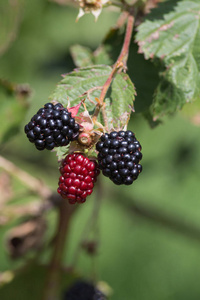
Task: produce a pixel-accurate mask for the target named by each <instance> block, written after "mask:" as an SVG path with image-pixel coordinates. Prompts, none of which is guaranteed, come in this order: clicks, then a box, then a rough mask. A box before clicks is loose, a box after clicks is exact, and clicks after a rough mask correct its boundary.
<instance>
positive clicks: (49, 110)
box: [24, 103, 79, 150]
mask: <svg viewBox="0 0 200 300" xmlns="http://www.w3.org/2000/svg"><path fill="white" fill-rule="evenodd" d="M24 131H25V133H26V135H27V138H28V139H29V141H30V142H31V143H34V144H35V147H36V148H37V149H38V150H44V149H45V148H46V149H48V150H52V149H53V148H54V147H59V146H66V145H68V144H69V142H70V141H73V140H75V139H77V138H78V135H79V124H78V123H76V122H75V119H74V118H73V117H72V116H71V113H70V112H69V111H68V110H67V109H66V108H64V107H63V105H62V104H60V103H57V104H55V105H54V104H52V103H46V104H45V105H44V107H43V108H40V109H39V110H38V112H37V114H35V115H34V116H33V117H32V118H31V121H30V122H29V123H28V124H27V125H26V126H25V127H24Z"/></svg>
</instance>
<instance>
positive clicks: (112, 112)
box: [105, 73, 135, 130]
mask: <svg viewBox="0 0 200 300" xmlns="http://www.w3.org/2000/svg"><path fill="white" fill-rule="evenodd" d="M134 100H135V88H134V85H133V83H132V81H131V79H130V78H129V76H128V75H127V74H124V73H121V74H117V75H116V77H115V78H114V80H113V83H112V85H111V91H110V95H109V98H106V99H105V103H106V107H107V108H106V111H105V113H106V118H107V126H108V129H109V130H111V129H112V128H115V129H120V128H123V127H124V126H125V125H127V123H128V120H129V118H130V114H131V111H132V109H133V101H134Z"/></svg>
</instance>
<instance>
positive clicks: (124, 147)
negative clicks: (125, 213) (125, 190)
mask: <svg viewBox="0 0 200 300" xmlns="http://www.w3.org/2000/svg"><path fill="white" fill-rule="evenodd" d="M141 148H142V147H141V145H140V143H139V142H138V140H137V139H136V137H135V134H134V133H133V132H132V131H130V130H128V131H119V132H117V131H113V132H111V133H110V134H108V133H106V134H104V135H102V136H101V138H100V140H99V141H98V143H97V144H96V150H97V151H99V153H98V162H99V168H100V169H101V170H102V172H103V175H105V176H107V177H109V178H110V179H111V180H112V181H113V182H114V183H115V184H117V185H120V184H126V185H130V184H132V183H133V181H134V180H136V179H137V177H138V175H139V173H140V172H141V171H142V166H141V165H140V164H139V162H140V160H141V159H142V153H141V152H140V151H141Z"/></svg>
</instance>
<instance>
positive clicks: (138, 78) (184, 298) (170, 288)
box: [0, 0, 200, 300]
mask: <svg viewBox="0 0 200 300" xmlns="http://www.w3.org/2000/svg"><path fill="white" fill-rule="evenodd" d="M28 2H29V3H28ZM76 15H77V10H76V9H73V8H69V7H64V6H59V5H57V4H55V3H53V2H52V3H51V2H47V1H44V0H43V1H41V0H35V1H31V2H30V1H27V2H25V4H24V6H23V17H22V22H21V25H20V28H19V30H18V34H17V38H16V40H15V41H14V42H13V43H12V45H10V47H9V49H8V50H7V51H6V52H5V53H4V55H2V56H1V57H0V77H2V78H5V79H9V80H10V81H11V82H16V83H29V84H30V86H31V88H32V96H31V100H30V109H29V111H28V113H27V115H26V117H25V118H24V120H23V122H22V124H21V128H20V133H19V134H18V135H15V136H14V137H13V138H12V139H11V140H9V141H8V143H7V144H4V145H3V146H1V148H0V151H1V155H3V156H5V157H6V158H8V159H10V160H11V161H13V162H14V163H16V164H17V165H18V166H19V167H21V168H22V169H25V170H26V171H27V172H30V173H31V174H33V175H35V176H36V177H38V178H41V179H42V180H44V181H45V182H46V183H47V184H48V185H49V186H51V187H52V188H53V189H56V188H57V181H58V164H57V160H56V156H55V154H54V153H49V152H48V151H44V152H42V153H41V152H38V151H36V150H35V148H34V147H33V146H32V145H31V144H29V143H28V141H27V139H26V137H25V135H24V133H23V126H24V124H25V123H26V122H27V121H28V120H29V119H30V117H31V116H32V114H33V113H34V112H35V111H36V110H37V109H38V108H40V107H41V106H42V105H43V104H44V103H46V102H47V99H48V97H49V95H50V94H51V93H52V92H53V90H54V89H55V86H56V84H57V82H58V81H60V79H61V77H60V74H63V73H67V72H70V71H72V69H73V68H74V67H75V66H74V64H73V61H72V58H71V56H70V53H69V49H70V47H71V46H72V45H74V44H81V45H83V46H86V47H90V48H91V49H93V50H95V49H96V48H97V46H98V45H99V43H100V42H101V41H102V40H103V38H104V36H105V34H106V32H107V30H108V28H109V27H110V26H111V25H113V24H114V23H115V21H116V19H117V16H118V14H117V13H114V12H110V11H104V12H103V13H102V15H101V16H100V17H99V20H98V22H97V23H94V19H93V17H92V16H90V15H87V16H85V17H84V18H82V19H80V21H79V22H78V23H75V19H76ZM91 24H92V25H91ZM105 44H106V42H105ZM131 47H132V48H133V51H134V53H136V52H137V49H136V45H132V46H131ZM140 59H141V64H139V61H138V60H137V61H134V60H133V59H132V58H131V57H130V60H129V62H128V65H129V63H130V66H131V67H130V69H131V71H130V74H129V75H130V77H131V79H132V80H133V82H134V84H135V86H136V90H137V89H138V91H139V93H138V98H137V97H136V106H135V108H136V114H132V117H131V120H130V123H129V129H131V130H133V131H134V132H135V133H136V137H137V138H138V139H139V140H140V142H141V144H142V146H143V151H142V153H143V161H142V163H143V172H142V174H141V175H140V177H139V178H138V180H137V181H136V182H135V183H134V184H133V185H132V186H130V187H121V186H120V187H118V186H114V185H113V184H112V183H111V182H109V181H108V180H107V179H106V178H103V177H102V181H103V200H102V207H101V211H100V219H99V225H100V248H99V251H98V256H97V258H96V266H97V270H98V275H99V279H101V280H103V281H106V282H107V283H108V284H109V285H110V286H111V287H112V289H113V295H112V296H111V298H110V299H111V300H121V299H125V300H132V299H135V300H151V299H162V300H165V299H166V300H188V299H191V300H197V299H199V295H200V287H199V280H198V278H199V276H200V261H199V253H200V243H199V239H198V238H196V239H195V238H194V237H192V234H188V235H182V234H180V233H178V232H177V231H176V230H173V229H166V228H165V226H163V224H162V222H161V223H156V222H155V221H150V220H148V219H147V218H145V217H144V216H142V215H140V214H137V213H134V212H132V210H131V209H130V208H129V207H130V205H132V204H134V203H137V204H139V205H144V207H145V208H146V209H147V210H148V208H151V207H153V208H155V210H156V212H158V213H159V212H163V213H164V214H166V215H170V216H171V217H172V218H173V217H174V218H176V219H177V218H178V219H180V220H182V221H183V222H188V223H191V224H194V225H196V226H199V227H200V221H199V220H200V218H199V216H200V201H199V194H200V188H199V178H200V168H199V166H200V156H199V153H200V140H199V139H198V137H199V127H196V126H194V125H193V124H192V123H191V122H190V121H189V119H188V118H186V114H183V113H177V114H176V115H174V116H173V117H166V118H164V119H163V123H162V124H161V125H160V126H158V127H156V128H155V129H153V130H152V129H150V127H149V125H148V124H147V122H146V121H145V120H144V119H143V118H142V115H141V114H140V113H139V112H140V111H143V108H141V104H140V103H139V100H138V99H141V98H142V97H145V99H147V101H146V105H147V107H148V106H149V104H150V103H151V99H152V94H153V89H152V88H151V85H149V84H148V85H147V89H145V85H146V82H148V83H149V80H150V82H152V84H153V85H154V82H157V77H156V76H157V75H156V72H155V67H154V66H153V65H152V64H151V63H150V62H149V61H145V60H143V57H142V55H139V60H140ZM134 66H135V67H134ZM132 67H133V68H132ZM133 70H134V72H133ZM152 72H153V73H152ZM141 74H142V75H141ZM152 74H153V75H152ZM154 74H155V76H154ZM154 79H155V81H154ZM154 86H156V85H154ZM140 87H141V88H140ZM1 101H2V100H0V107H1ZM148 101H149V104H148ZM197 107H198V106H197ZM187 108H188V111H189V110H191V107H190V106H189V104H188V106H187V107H186V109H187ZM186 109H185V110H186ZM2 120H3V118H2V116H1V112H0V122H6V121H5V120H3V121H2ZM0 124H1V126H2V124H3V123H0ZM15 188H16V189H17V188H18V189H19V188H20V186H19V183H18V182H17V181H16V182H15ZM96 197H98V195H97V194H96V193H95V192H94V194H93V195H92V196H91V197H90V198H88V200H87V202H86V203H85V204H84V205H82V206H80V208H79V210H78V212H77V213H76V215H75V216H74V218H73V222H72V226H71V233H70V239H69V249H68V251H66V255H65V262H66V263H68V264H69V263H70V262H71V261H72V258H73V253H74V251H75V249H76V245H77V243H78V241H79V240H80V238H81V234H82V229H83V227H84V224H85V223H86V222H87V219H88V217H89V216H90V214H91V212H92V207H93V202H94V200H95V198H96ZM30 200H31V198H30V199H29V198H28V199H27V198H25V197H24V199H21V200H20V201H21V202H23V201H24V202H25V201H30ZM17 201H19V200H17ZM48 221H49V229H48V236H50V235H51V234H52V232H53V230H54V225H55V214H54V213H51V214H49V216H48ZM12 225H13V224H10V225H9V226H7V227H6V228H5V227H3V228H0V243H1V251H0V272H2V271H5V270H9V269H12V268H14V267H16V266H18V265H19V264H20V263H21V261H20V262H13V261H11V260H10V259H9V258H8V256H7V254H6V251H5V233H6V232H7V229H8V228H9V227H11V226H12ZM47 257H48V255H47V254H45V255H44V257H43V261H47ZM91 265H92V263H91V259H90V258H88V257H87V255H85V254H84V253H82V254H81V257H80V260H79V261H78V262H77V264H76V267H77V268H78V269H79V271H80V273H81V274H82V275H83V276H85V277H88V278H89V276H90V275H91V268H92V267H91ZM33 276H35V273H33ZM27 278H28V279H29V278H30V277H27ZM30 280H31V279H30ZM66 283H68V280H66ZM35 284H36V283H34V284H33V285H32V288H33V290H34V285H35ZM22 289H25V286H24V285H23V284H22V283H21V284H18V285H17V286H13V288H12V286H11V287H10V288H9V290H10V292H9V294H8V293H6V292H5V290H4V291H3V288H2V291H1V289H0V298H1V299H3V300H4V299H5V300H7V299H12V298H14V297H15V299H16V295H17V294H16V293H18V292H19V293H20V290H22ZM30 289H31V287H30ZM18 290H19V291H18ZM1 292H2V293H4V294H2V295H3V296H2V297H1ZM8 295H9V297H8ZM19 295H21V294H19ZM29 296H30V297H31V296H32V297H33V298H32V299H35V298H34V294H31V293H30V292H29ZM11 297H12V298H11ZM30 297H29V298H30ZM30 299H31V298H30ZM17 300H18V299H17ZM19 300H23V299H21V298H19Z"/></svg>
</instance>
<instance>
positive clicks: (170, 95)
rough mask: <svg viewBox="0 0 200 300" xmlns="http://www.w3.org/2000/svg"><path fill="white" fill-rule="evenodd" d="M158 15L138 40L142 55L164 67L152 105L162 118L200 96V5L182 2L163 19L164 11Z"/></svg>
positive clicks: (143, 26) (141, 28) (146, 24)
mask: <svg viewBox="0 0 200 300" xmlns="http://www.w3.org/2000/svg"><path fill="white" fill-rule="evenodd" d="M173 2H174V1H173ZM160 7H161V8H162V5H161V6H160ZM155 11H156V13H157V18H156V16H155V12H154V19H152V20H146V21H145V22H144V23H143V24H141V25H140V26H139V27H138V33H137V36H136V39H137V41H138V44H139V52H140V53H142V52H143V53H144V55H145V57H146V59H149V58H152V59H153V60H154V61H155V62H156V63H157V62H158V60H159V61H160V62H161V64H162V66H163V72H162V73H160V78H161V81H160V83H159V85H158V87H157V90H156V93H155V95H154V102H153V105H152V112H153V114H154V115H155V116H159V115H163V114H164V113H174V112H176V110H177V109H181V108H182V106H183V105H184V104H185V103H186V102H191V101H194V100H195V99H196V98H197V97H198V95H199V92H200V76H199V70H200V54H199V48H200V2H199V1H195V0H192V1H179V2H178V4H177V6H176V7H175V8H174V11H172V12H170V13H168V14H164V15H162V17H163V19H160V18H161V14H160V12H163V9H160V11H159V8H157V9H156V10H155Z"/></svg>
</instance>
